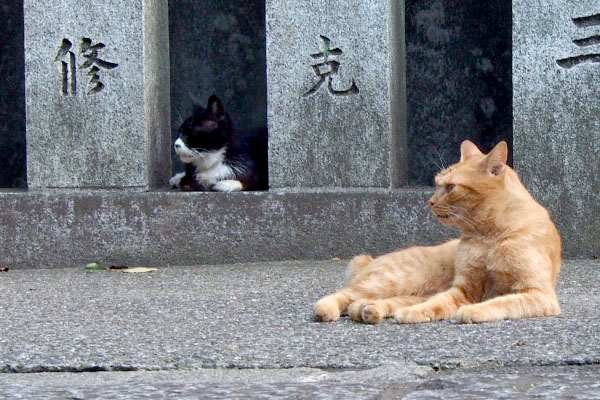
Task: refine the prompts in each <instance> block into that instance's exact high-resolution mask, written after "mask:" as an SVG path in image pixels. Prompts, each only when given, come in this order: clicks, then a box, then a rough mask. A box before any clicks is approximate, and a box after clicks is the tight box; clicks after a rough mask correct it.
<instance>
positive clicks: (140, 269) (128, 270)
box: [123, 267, 158, 274]
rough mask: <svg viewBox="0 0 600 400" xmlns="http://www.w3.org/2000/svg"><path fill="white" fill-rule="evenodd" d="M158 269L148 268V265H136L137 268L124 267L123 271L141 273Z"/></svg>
mask: <svg viewBox="0 0 600 400" xmlns="http://www.w3.org/2000/svg"><path fill="white" fill-rule="evenodd" d="M152 271H158V268H148V267H137V268H127V269H124V270H123V272H126V273H128V274H142V273H145V272H152Z"/></svg>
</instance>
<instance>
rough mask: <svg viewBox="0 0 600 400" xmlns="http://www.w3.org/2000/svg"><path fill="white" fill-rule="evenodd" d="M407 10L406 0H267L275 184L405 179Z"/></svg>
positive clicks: (380, 183)
mask: <svg viewBox="0 0 600 400" xmlns="http://www.w3.org/2000/svg"><path fill="white" fill-rule="evenodd" d="M402 13H403V7H402V2H382V1H370V0H352V1H344V2H339V1H332V0H327V1H320V2H306V1H299V0H294V1H287V0H286V1H282V0H268V1H267V6H266V14H267V78H268V79H267V83H268V95H269V103H268V105H269V108H268V120H269V151H270V153H269V155H270V160H269V165H270V180H271V186H272V187H320V186H322V187H336V186H337V187H391V186H398V185H400V184H402V183H404V181H405V179H404V173H405V168H404V157H405V154H404V151H405V147H406V146H405V143H404V140H405V132H404V122H405V121H404V117H403V115H404V112H405V106H404V91H403V87H404V84H403V77H404V65H403V59H404V51H403V50H404V49H403V43H404V37H403V32H404V29H403V21H404V18H403V15H402ZM319 53H320V54H319ZM331 61H334V62H337V63H339V64H335V63H331ZM319 82H321V84H320V86H319ZM353 85H354V86H353ZM340 92H341V93H340ZM392 143H393V145H392Z"/></svg>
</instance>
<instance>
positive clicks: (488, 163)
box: [477, 140, 508, 176]
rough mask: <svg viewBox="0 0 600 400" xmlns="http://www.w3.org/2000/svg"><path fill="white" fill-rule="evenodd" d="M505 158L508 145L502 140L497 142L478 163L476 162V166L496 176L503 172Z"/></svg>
mask: <svg viewBox="0 0 600 400" xmlns="http://www.w3.org/2000/svg"><path fill="white" fill-rule="evenodd" d="M507 159H508V145H507V144H506V142H505V141H504V140H503V141H501V142H500V143H498V144H497V145H496V147H494V148H493V149H492V151H490V152H489V153H488V155H487V156H485V158H484V159H483V160H481V162H480V163H479V164H477V167H478V168H479V170H480V171H482V172H485V173H486V174H490V175H494V176H498V175H501V174H502V173H503V172H504V170H505V168H506V160H507Z"/></svg>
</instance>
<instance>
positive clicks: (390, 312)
mask: <svg viewBox="0 0 600 400" xmlns="http://www.w3.org/2000/svg"><path fill="white" fill-rule="evenodd" d="M425 300H426V298H425V297H419V296H397V297H389V298H387V299H360V300H357V301H355V302H354V303H352V304H350V305H349V306H348V315H349V316H350V318H351V319H353V320H354V321H358V322H365V323H367V324H378V323H380V322H381V321H383V320H384V319H385V318H390V317H393V316H394V314H395V313H396V311H398V310H399V309H400V308H403V307H408V306H412V305H414V304H418V303H422V302H424V301H425Z"/></svg>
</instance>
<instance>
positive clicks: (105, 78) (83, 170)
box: [24, 0, 170, 188]
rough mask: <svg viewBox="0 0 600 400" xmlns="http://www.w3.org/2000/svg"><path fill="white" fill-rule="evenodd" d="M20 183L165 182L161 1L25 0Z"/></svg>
mask: <svg viewBox="0 0 600 400" xmlns="http://www.w3.org/2000/svg"><path fill="white" fill-rule="evenodd" d="M24 7H25V8H24V9H25V72H26V74H25V77H26V90H25V91H26V104H27V174H28V175H27V176H28V184H29V187H30V188H83V187H103V188H109V187H120V188H148V187H156V186H160V185H162V184H166V181H167V180H168V178H169V176H168V175H169V174H170V163H169V147H170V146H169V145H170V134H169V124H168V120H169V115H168V114H169V111H168V110H169V97H168V93H169V90H168V85H169V64H168V25H167V2H166V0H160V1H156V0H145V1H140V2H133V3H127V4H126V3H123V2H121V1H115V0H105V1H102V2H94V3H85V4H82V3H81V2H78V1H74V0H71V1H62V0H61V1H58V0H56V1H51V2H45V3H40V2H38V1H30V0H26V1H25V5H24Z"/></svg>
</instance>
